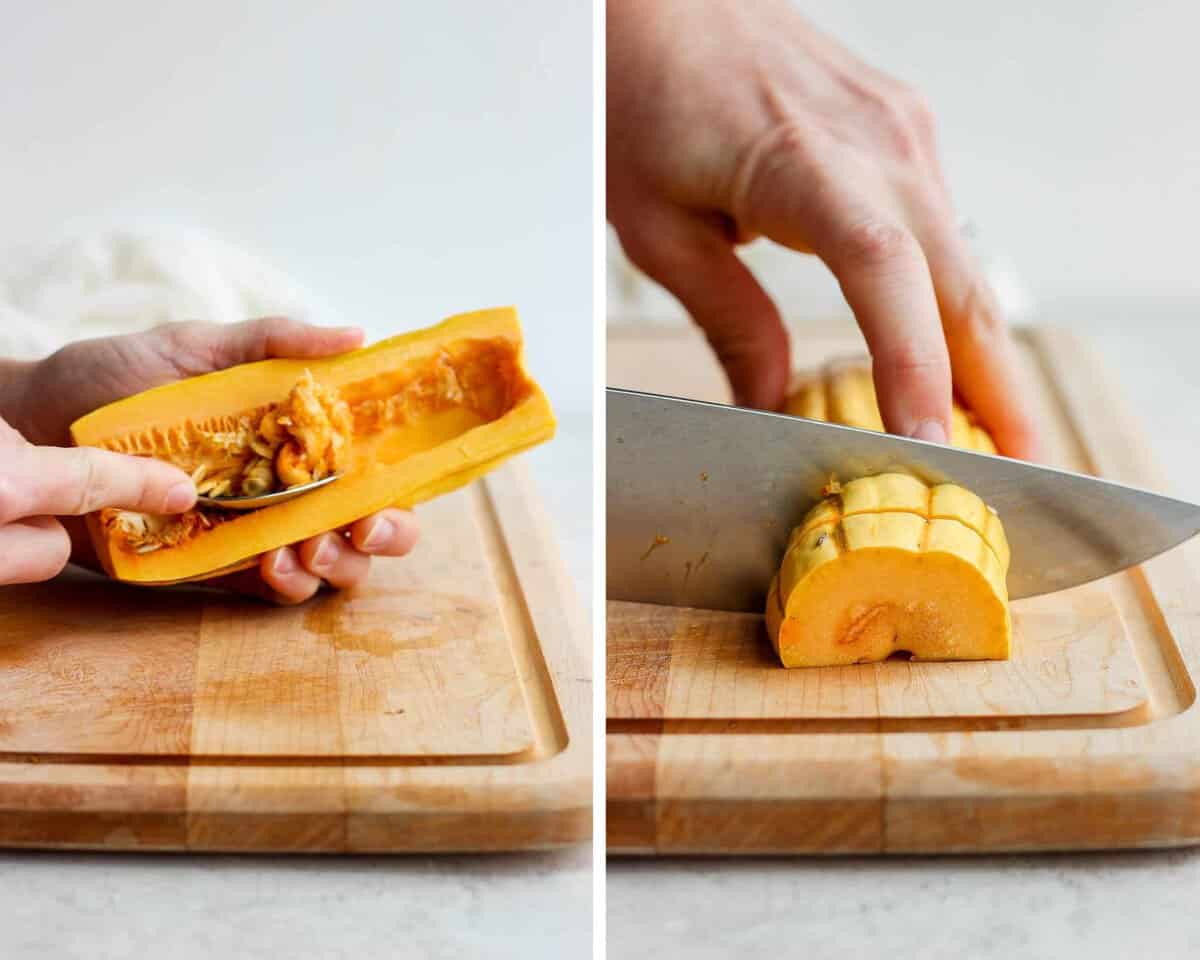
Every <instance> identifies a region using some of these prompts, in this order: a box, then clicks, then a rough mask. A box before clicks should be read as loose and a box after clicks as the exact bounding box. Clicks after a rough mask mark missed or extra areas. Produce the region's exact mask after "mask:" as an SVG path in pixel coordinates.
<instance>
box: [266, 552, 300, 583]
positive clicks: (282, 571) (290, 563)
mask: <svg viewBox="0 0 1200 960" xmlns="http://www.w3.org/2000/svg"><path fill="white" fill-rule="evenodd" d="M296 568H297V565H296V555H295V554H294V553H292V551H291V550H289V549H288V548H287V547H284V548H283V549H282V550H280V551H278V552H277V553H276V554H275V562H274V563H272V564H271V570H272V571H274V572H275V573H276V574H277V575H279V576H286V575H287V574H289V573H295V572H296Z"/></svg>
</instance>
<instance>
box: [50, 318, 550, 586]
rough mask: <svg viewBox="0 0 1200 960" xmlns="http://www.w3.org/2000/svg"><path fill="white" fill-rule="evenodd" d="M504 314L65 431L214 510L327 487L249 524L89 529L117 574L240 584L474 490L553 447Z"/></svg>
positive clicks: (117, 519)
mask: <svg viewBox="0 0 1200 960" xmlns="http://www.w3.org/2000/svg"><path fill="white" fill-rule="evenodd" d="M554 429H555V421H554V414H553V412H552V411H551V409H550V404H549V401H548V400H547V399H546V396H545V394H544V393H543V392H542V390H541V388H540V387H538V385H537V384H536V383H535V382H534V381H533V380H532V379H531V378H530V376H529V374H528V372H527V370H526V368H525V362H524V352H523V346H522V340H521V328H520V324H519V321H518V319H517V314H516V311H515V310H513V309H511V308H501V309H494V310H483V311H479V312H476V313H467V314H461V315H458V316H455V317H451V318H450V319H448V320H445V321H443V322H442V323H440V324H438V325H436V326H433V327H430V328H428V329H425V330H418V331H416V332H413V333H409V334H404V335H402V336H398V337H393V338H391V339H389V340H385V341H382V342H380V343H377V344H375V345H373V346H371V347H367V348H365V349H362V350H356V351H353V352H351V353H347V354H343V355H341V356H337V357H331V358H327V359H321V360H264V361H261V362H258V363H248V364H243V365H241V366H238V367H233V368H230V369H228V370H222V371H219V372H217V373H211V374H206V375H204V376H199V377H193V378H190V379H187V380H181V381H179V382H177V383H171V384H167V385H165V386H161V387H155V388H154V389H152V390H147V391H145V392H143V393H140V394H137V395H136V396H133V397H129V398H127V399H124V400H119V401H117V402H116V403H112V404H109V405H108V406H106V407H102V408H101V409H99V410H96V411H94V412H92V413H90V414H88V415H87V416H84V417H82V418H80V419H79V420H77V421H76V422H75V423H74V424H72V425H71V436H72V439H73V440H74V442H75V443H76V444H78V445H88V446H96V447H103V448H106V449H109V450H116V451H120V452H124V453H132V454H138V455H144V456H152V457H157V458H159V459H162V460H167V461H169V462H172V463H176V464H177V465H179V466H181V467H182V468H184V469H185V470H187V471H188V472H189V473H191V474H192V475H193V477H194V478H195V479H196V480H197V483H198V486H199V487H200V488H201V489H205V488H206V487H207V488H208V490H209V491H213V492H216V493H218V494H224V493H246V492H262V491H264V490H269V489H278V488H284V487H287V486H291V485H294V484H296V483H300V482H304V480H306V479H309V478H318V477H320V476H323V475H325V474H327V473H330V472H337V473H340V474H341V476H340V477H339V479H338V480H337V481H336V482H334V483H332V484H330V485H329V486H326V487H323V488H321V489H318V490H315V491H313V492H312V493H308V494H305V495H304V496H302V497H297V498H295V499H292V500H289V501H286V502H284V503H280V504H278V505H275V506H269V507H264V508H262V509H259V510H255V511H251V512H244V513H239V512H233V511H228V510H219V509H217V510H214V509H209V508H200V507H197V508H195V509H193V510H191V511H189V512H188V513H187V514H184V515H182V516H180V517H175V518H166V517H162V518H159V517H147V516H145V515H137V514H135V515H132V516H131V515H129V514H127V513H124V512H122V511H114V510H104V511H100V512H99V513H96V514H92V515H91V516H89V517H88V528H89V531H90V532H91V536H92V540H93V542H94V544H95V547H96V551H97V553H98V555H99V557H100V560H101V562H102V563H103V565H104V568H105V569H106V570H107V571H108V573H109V574H110V575H112V576H114V577H116V578H118V579H121V580H129V581H136V582H139V583H160V584H165V583H178V582H181V581H186V580H198V579H204V578H207V577H211V576H215V575H217V574H219V573H227V572H230V571H232V570H237V569H242V568H244V567H249V566H251V565H253V564H254V562H255V560H256V558H257V557H258V556H259V555H260V554H262V553H264V552H266V551H268V550H272V549H274V548H275V547H280V546H283V545H285V544H288V543H293V542H295V541H297V540H303V539H305V538H307V537H311V536H315V535H316V534H319V533H323V532H325V531H327V530H333V529H336V528H338V527H341V526H344V525H346V524H348V523H351V522H353V521H355V520H358V519H360V518H361V517H365V516H367V515H368V514H370V513H373V512H375V511H376V510H381V509H383V508H384V507H389V506H399V507H410V506H413V505H415V504H418V503H421V502H422V501H425V500H429V499H432V498H433V497H436V496H439V495H440V494H443V493H447V492H449V491H451V490H454V489H456V488H458V487H461V486H463V485H464V484H466V483H469V482H470V481H471V480H473V479H475V478H476V477H478V476H480V475H482V474H484V473H486V472H487V471H489V470H491V469H492V468H493V467H495V466H497V465H498V464H500V463H501V462H502V461H503V460H505V459H507V458H508V457H510V456H512V455H513V454H515V453H518V452H520V451H522V450H525V449H527V448H529V447H532V446H534V445H536V444H538V443H541V442H542V441H544V440H547V439H549V438H550V437H551V436H553V434H554Z"/></svg>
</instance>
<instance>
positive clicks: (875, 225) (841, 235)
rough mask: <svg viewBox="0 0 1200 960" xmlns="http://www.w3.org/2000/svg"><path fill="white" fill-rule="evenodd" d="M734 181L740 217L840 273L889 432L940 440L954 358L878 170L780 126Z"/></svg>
mask: <svg viewBox="0 0 1200 960" xmlns="http://www.w3.org/2000/svg"><path fill="white" fill-rule="evenodd" d="M738 180H739V185H738V187H737V189H736V193H737V202H736V204H735V213H736V216H737V220H738V223H739V224H741V225H743V226H744V228H746V229H748V230H750V231H752V232H757V233H762V234H764V235H765V236H767V237H769V238H771V239H772V240H775V241H776V242H778V243H782V244H784V245H786V246H788V247H791V248H792V249H794V250H802V251H809V250H811V251H812V252H813V253H815V254H816V255H817V256H819V257H820V258H821V259H822V260H823V261H824V262H825V264H826V265H827V266H828V267H829V268H830V270H831V271H832V272H833V274H834V275H835V276H836V277H837V280H838V283H839V284H840V285H841V288H842V292H843V293H844V294H845V296H846V300H847V302H848V303H849V304H850V308H851V310H853V311H854V316H855V319H856V320H857V321H858V325H859V327H860V328H861V329H862V332H863V336H864V337H865V338H866V341H867V346H868V347H869V348H870V351H871V358H872V366H873V373H874V378H875V389H876V393H877V394H878V397H879V409H880V413H881V414H882V415H883V422H884V425H885V426H886V427H887V429H888V430H890V431H891V432H893V433H899V434H902V435H904V436H910V437H918V438H920V439H923V440H933V441H936V442H941V443H944V442H946V439H947V438H948V437H949V435H950V410H951V396H952V388H951V376H950V357H949V354H948V352H947V349H946V342H945V338H944V336H943V333H942V324H941V319H940V317H939V315H938V304H937V297H936V296H935V294H934V289H933V281H932V279H931V277H930V273H929V265H928V263H927V262H926V260H925V255H924V252H923V251H922V249H921V245H920V243H919V242H918V240H917V238H916V237H915V236H913V234H912V232H911V231H910V230H909V229H908V228H906V227H905V226H904V223H905V217H904V215H903V213H902V211H901V210H900V209H899V204H897V203H896V202H895V199H894V198H893V197H892V195H891V194H890V192H889V190H888V189H887V188H885V187H883V186H881V185H880V183H879V179H878V174H877V173H876V172H873V171H872V169H871V168H870V167H868V166H864V165H861V164H860V165H858V166H855V158H854V156H853V155H847V154H844V153H840V152H837V151H836V148H835V145H831V144H830V143H829V142H826V141H823V140H822V139H821V138H820V137H817V136H814V135H813V134H812V132H811V131H808V130H803V129H797V128H793V127H784V128H780V129H779V130H777V131H775V132H774V133H773V134H772V135H771V136H770V137H768V138H767V139H765V140H764V141H763V142H761V143H760V144H759V145H757V147H756V148H755V149H754V150H753V151H751V152H750V154H749V155H748V159H747V161H746V163H745V165H744V168H743V170H742V171H741V172H740V173H739V177H738Z"/></svg>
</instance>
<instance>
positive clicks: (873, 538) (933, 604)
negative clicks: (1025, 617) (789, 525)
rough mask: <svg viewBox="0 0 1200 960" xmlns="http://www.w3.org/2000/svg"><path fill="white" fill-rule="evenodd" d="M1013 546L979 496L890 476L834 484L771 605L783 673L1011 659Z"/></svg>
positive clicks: (792, 553) (799, 537) (799, 540)
mask: <svg viewBox="0 0 1200 960" xmlns="http://www.w3.org/2000/svg"><path fill="white" fill-rule="evenodd" d="M1008 563H1009V548H1008V542H1007V540H1006V539H1005V537H1004V527H1003V525H1002V524H1001V523H1000V518H999V517H997V516H996V515H995V513H993V512H992V511H991V510H990V509H989V508H988V507H987V506H986V505H985V504H984V503H983V501H982V500H980V499H979V498H978V497H977V496H975V494H973V493H971V492H970V491H968V490H964V489H963V488H962V487H957V486H954V485H951V484H942V485H938V486H928V485H926V484H925V483H922V482H921V481H920V480H918V479H916V478H915V477H911V476H908V475H907V474H900V473H889V474H881V475H879V476H875V477H864V478H861V479H858V480H853V481H851V482H850V483H847V484H845V485H844V486H839V485H837V484H833V485H831V488H830V489H829V490H827V492H826V497H825V499H824V500H822V501H821V502H820V503H818V504H817V505H816V506H815V507H813V509H812V510H811V511H809V513H808V516H807V517H805V519H804V522H803V523H802V524H801V525H800V526H799V527H797V528H796V529H795V530H794V531H792V534H791V537H790V538H789V541H788V548H787V552H786V554H785V555H784V558H783V563H782V564H781V566H780V569H779V573H778V574H777V575H776V577H775V578H774V579H773V580H772V581H771V586H770V589H769V591H768V596H767V609H766V619H767V632H768V633H769V635H770V637H771V642H772V643H773V644H774V646H775V651H776V653H778V654H779V658H780V660H781V661H782V662H783V665H784V666H785V667H806V666H837V665H845V664H852V663H865V662H870V661H875V660H883V659H886V658H887V657H888V656H890V655H891V654H892V653H895V652H897V651H907V652H908V653H910V654H911V655H912V657H913V658H914V659H918V660H991V659H1007V657H1008V655H1009V646H1010V642H1011V636H1012V625H1011V621H1010V618H1009V612H1008V590H1007V587H1006V585H1005V578H1006V576H1007V573H1008Z"/></svg>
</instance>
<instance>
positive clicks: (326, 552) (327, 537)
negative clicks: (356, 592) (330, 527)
mask: <svg viewBox="0 0 1200 960" xmlns="http://www.w3.org/2000/svg"><path fill="white" fill-rule="evenodd" d="M296 552H297V554H298V555H299V558H300V565H301V566H302V567H304V569H305V570H307V571H308V572H309V573H311V574H312V575H313V576H315V577H317V578H318V579H322V580H325V581H327V582H328V583H329V585H330V586H331V587H337V588H338V589H339V590H345V589H347V588H349V587H353V586H356V585H357V584H359V583H361V582H362V581H363V580H365V579H366V578H367V574H368V573H369V572H370V569H371V558H370V557H368V556H367V555H366V554H365V553H360V552H359V551H357V550H355V549H354V547H353V546H351V545H350V544H349V543H348V542H347V541H346V539H345V538H344V537H342V536H341V535H340V534H337V533H323V534H321V535H320V536H319V537H313V538H312V539H310V540H305V541H304V542H303V543H302V544H300V546H299V548H298V549H297V551H296Z"/></svg>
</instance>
